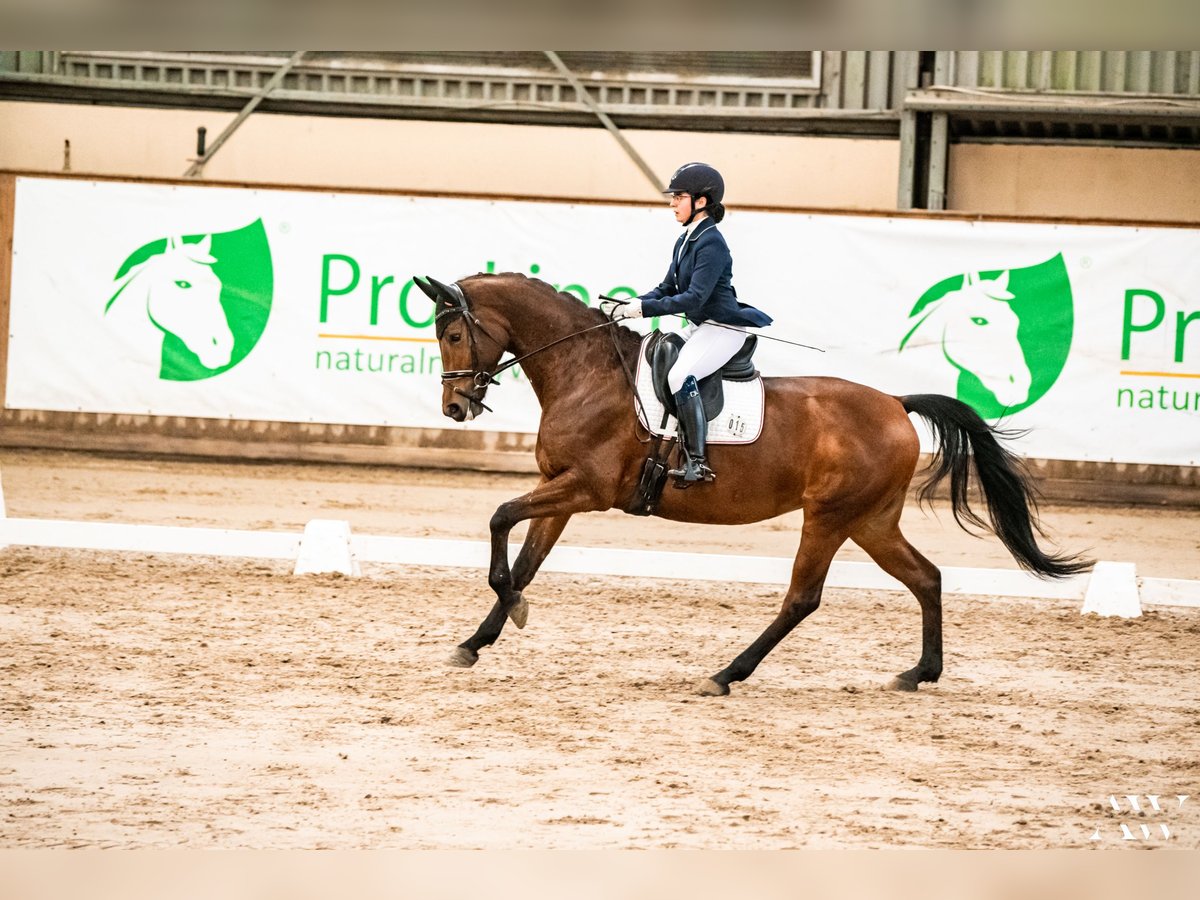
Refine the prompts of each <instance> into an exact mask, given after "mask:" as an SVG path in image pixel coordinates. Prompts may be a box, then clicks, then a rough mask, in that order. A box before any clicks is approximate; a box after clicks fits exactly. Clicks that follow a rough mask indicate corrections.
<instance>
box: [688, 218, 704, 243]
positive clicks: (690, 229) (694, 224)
mask: <svg viewBox="0 0 1200 900" xmlns="http://www.w3.org/2000/svg"><path fill="white" fill-rule="evenodd" d="M707 221H708V216H704V217H703V218H700V219H692V223H691V224H690V225H688V227H687V234H685V235H684V241H685V242H687V241H689V240H691V237H692V235H693V234H694V233H695V231H696V229H697V228H699V227H700V223H701V222H707Z"/></svg>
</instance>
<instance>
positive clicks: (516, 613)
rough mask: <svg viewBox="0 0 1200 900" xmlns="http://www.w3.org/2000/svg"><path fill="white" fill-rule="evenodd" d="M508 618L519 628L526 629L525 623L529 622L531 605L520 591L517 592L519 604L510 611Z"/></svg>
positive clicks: (515, 604) (514, 605)
mask: <svg viewBox="0 0 1200 900" xmlns="http://www.w3.org/2000/svg"><path fill="white" fill-rule="evenodd" d="M508 617H509V618H510V619H512V623H513V624H514V625H516V626H517V628H524V627H525V623H526V622H528V621H529V604H528V603H527V602H526V600H525V595H524V594H522V593H521V592H520V591H517V602H516V603H514V604H513V605H512V606H511V607H510V608H509V610H508Z"/></svg>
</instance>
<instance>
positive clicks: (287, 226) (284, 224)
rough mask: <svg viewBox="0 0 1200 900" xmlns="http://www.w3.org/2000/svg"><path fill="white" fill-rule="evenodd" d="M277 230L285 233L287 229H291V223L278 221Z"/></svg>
mask: <svg viewBox="0 0 1200 900" xmlns="http://www.w3.org/2000/svg"><path fill="white" fill-rule="evenodd" d="M279 230H280V231H281V232H283V233H284V234H287V233H288V232H289V231H291V230H292V226H291V223H289V222H280V223H279Z"/></svg>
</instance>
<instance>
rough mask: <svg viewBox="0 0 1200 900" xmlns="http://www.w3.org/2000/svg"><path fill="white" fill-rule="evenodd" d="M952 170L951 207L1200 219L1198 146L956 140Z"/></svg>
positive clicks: (1000, 211)
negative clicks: (1157, 147) (1051, 144)
mask: <svg viewBox="0 0 1200 900" xmlns="http://www.w3.org/2000/svg"><path fill="white" fill-rule="evenodd" d="M949 173H950V174H949V181H948V184H947V206H948V208H949V209H953V210H961V211H965V212H978V213H991V214H995V215H1032V216H1065V217H1079V218H1095V219H1119V220H1129V219H1161V220H1165V221H1175V222H1196V223H1200V150H1155V149H1134V148H1116V147H1039V146H1034V145H1029V144H955V145H952V146H951V148H950V167H949Z"/></svg>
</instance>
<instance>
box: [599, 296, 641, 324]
mask: <svg viewBox="0 0 1200 900" xmlns="http://www.w3.org/2000/svg"><path fill="white" fill-rule="evenodd" d="M600 310H601V312H603V313H604V314H605V315H606V316H608V317H609V318H610V319H612V320H613V321H614V322H616V321H619V320H621V319H640V318H641V317H642V301H641V300H637V299H634V300H630V301H629V302H628V303H624V302H622V301H620V300H602V301H600Z"/></svg>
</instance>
